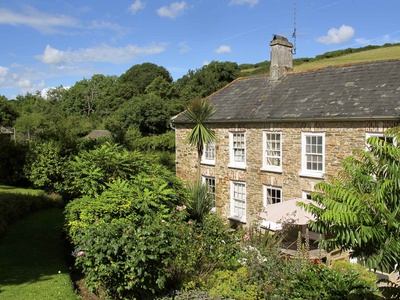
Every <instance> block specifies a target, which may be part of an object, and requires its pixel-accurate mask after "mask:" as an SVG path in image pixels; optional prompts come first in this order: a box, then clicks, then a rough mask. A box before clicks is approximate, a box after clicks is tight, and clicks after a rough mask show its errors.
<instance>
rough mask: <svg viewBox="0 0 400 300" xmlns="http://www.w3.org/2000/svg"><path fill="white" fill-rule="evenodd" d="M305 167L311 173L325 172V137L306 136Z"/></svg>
mask: <svg viewBox="0 0 400 300" xmlns="http://www.w3.org/2000/svg"><path fill="white" fill-rule="evenodd" d="M305 140H306V145H305V155H306V157H305V159H306V164H305V167H306V169H307V170H311V171H323V162H324V155H323V154H324V153H323V136H306V139H305Z"/></svg>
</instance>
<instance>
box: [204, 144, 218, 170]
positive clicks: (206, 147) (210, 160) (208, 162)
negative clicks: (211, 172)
mask: <svg viewBox="0 0 400 300" xmlns="http://www.w3.org/2000/svg"><path fill="white" fill-rule="evenodd" d="M211 147H212V153H213V156H212V157H211V158H210V157H208V156H207V153H210V149H209V148H211ZM215 154H216V151H215V142H212V143H210V144H206V145H204V149H203V155H202V156H201V163H202V164H205V165H215Z"/></svg>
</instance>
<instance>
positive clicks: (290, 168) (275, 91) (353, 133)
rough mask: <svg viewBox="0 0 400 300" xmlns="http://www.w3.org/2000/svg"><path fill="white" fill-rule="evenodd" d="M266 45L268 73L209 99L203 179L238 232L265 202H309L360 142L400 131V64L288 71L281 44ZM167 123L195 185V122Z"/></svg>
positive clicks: (280, 40) (180, 167)
mask: <svg viewBox="0 0 400 300" xmlns="http://www.w3.org/2000/svg"><path fill="white" fill-rule="evenodd" d="M270 49H271V70H270V75H269V76H267V75H261V76H253V77H244V78H238V79H237V80H235V81H233V82H231V83H230V84H228V85H227V86H225V87H224V88H222V89H221V90H219V91H217V92H215V93H214V94H212V95H211V96H209V97H208V100H209V101H210V102H211V104H212V105H213V107H214V108H215V109H216V113H215V114H214V115H213V116H212V117H211V118H210V119H209V120H208V123H207V126H208V127H209V128H210V129H212V130H213V131H214V132H215V133H216V137H217V141H216V143H215V144H212V145H207V146H206V148H205V151H204V154H203V157H202V165H201V175H202V177H203V180H204V181H205V182H207V183H208V184H209V186H210V192H212V193H213V194H214V195H215V206H216V210H217V212H220V213H221V214H222V215H223V216H226V217H227V218H228V219H229V220H231V221H232V222H234V223H239V224H243V225H245V226H249V225H250V224H251V223H252V222H253V221H255V220H257V217H258V215H259V212H260V211H261V210H263V209H265V208H267V207H268V206H270V205H274V204H276V203H279V202H285V201H288V200H292V199H296V198H303V199H307V198H309V195H310V193H311V192H312V191H314V186H315V185H316V184H317V183H318V182H320V181H322V180H326V179H327V177H328V176H329V175H335V174H336V173H337V172H338V171H339V170H340V169H341V165H342V162H343V160H344V158H345V157H347V156H349V155H351V154H352V151H353V150H354V149H357V148H358V149H364V148H365V147H366V138H368V137H369V136H371V135H377V136H382V134H383V132H384V131H385V130H386V129H388V128H391V127H394V126H399V125H400V118H399V117H400V60H395V61H378V62H368V63H359V64H354V65H346V66H335V67H327V68H323V69H317V70H312V71H307V72H297V73H296V72H293V71H292V44H291V43H290V42H288V41H287V39H286V38H284V37H281V36H277V35H276V36H274V38H273V40H272V41H271V42H270ZM172 123H173V126H174V127H175V135H176V172H177V175H178V176H179V177H180V178H181V179H183V180H185V181H188V182H193V181H194V180H195V179H196V178H197V152H196V149H195V148H194V147H190V146H189V145H188V144H187V143H186V142H185V138H186V136H187V135H188V133H189V132H190V130H191V128H192V127H193V124H190V122H189V121H188V119H186V118H185V117H184V115H183V114H179V115H177V116H175V117H174V118H173V119H172ZM289 202H290V201H288V203H289ZM282 209H283V210H284V207H283V208H282Z"/></svg>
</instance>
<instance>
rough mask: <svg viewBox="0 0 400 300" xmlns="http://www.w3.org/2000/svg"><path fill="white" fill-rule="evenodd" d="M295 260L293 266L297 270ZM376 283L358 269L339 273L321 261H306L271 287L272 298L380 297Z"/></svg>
mask: <svg viewBox="0 0 400 300" xmlns="http://www.w3.org/2000/svg"><path fill="white" fill-rule="evenodd" d="M295 264H296V262H295V263H294V264H292V267H293V268H294V269H295V270H296V266H295ZM376 291H377V288H376V285H375V284H371V283H370V282H367V281H365V280H362V279H360V274H359V273H357V272H348V273H347V274H344V273H342V272H341V271H339V270H334V269H330V268H328V267H326V266H324V265H320V264H312V263H306V264H305V265H304V267H302V268H299V269H297V271H296V272H294V273H292V274H290V275H289V277H288V278H286V279H285V282H284V284H282V285H281V286H280V287H278V288H277V289H276V290H275V291H274V295H275V297H274V299H282V300H283V299H310V300H313V299H332V300H335V299H337V300H341V299H359V300H361V299H380V298H379V296H378V295H376V294H375V292H376Z"/></svg>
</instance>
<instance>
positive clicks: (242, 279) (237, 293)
mask: <svg viewBox="0 0 400 300" xmlns="http://www.w3.org/2000/svg"><path fill="white" fill-rule="evenodd" d="M248 273H249V269H248V268H247V267H244V266H243V267H240V268H239V269H237V270H235V271H233V270H217V271H215V272H214V273H213V275H212V276H211V277H210V279H209V280H210V282H212V287H211V288H210V291H209V292H210V295H211V296H213V297H215V298H218V299H219V298H222V299H236V300H257V299H262V298H261V297H260V295H259V293H258V289H259V287H257V285H255V284H251V283H249V282H248V280H247V277H248Z"/></svg>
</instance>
